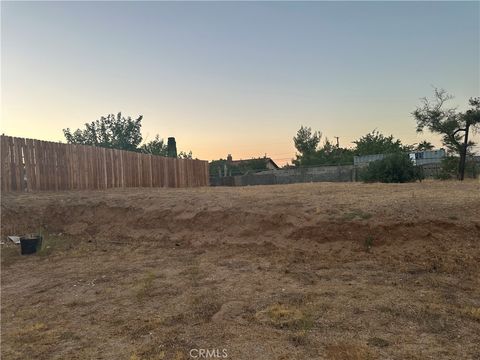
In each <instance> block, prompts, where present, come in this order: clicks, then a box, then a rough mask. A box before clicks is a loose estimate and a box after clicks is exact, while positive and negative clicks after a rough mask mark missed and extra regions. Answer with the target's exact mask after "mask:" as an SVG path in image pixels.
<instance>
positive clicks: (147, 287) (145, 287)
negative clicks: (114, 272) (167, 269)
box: [136, 272, 155, 300]
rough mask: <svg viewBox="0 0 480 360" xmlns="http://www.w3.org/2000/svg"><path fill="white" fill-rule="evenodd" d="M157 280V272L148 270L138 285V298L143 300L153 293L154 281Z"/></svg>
mask: <svg viewBox="0 0 480 360" xmlns="http://www.w3.org/2000/svg"><path fill="white" fill-rule="evenodd" d="M154 280H155V274H154V273H152V272H148V273H147V274H146V275H145V276H144V277H143V278H142V279H141V280H140V282H139V284H138V287H137V292H136V295H137V299H138V300H143V299H145V298H146V297H148V296H151V295H152V292H153V288H154V286H153V282H154Z"/></svg>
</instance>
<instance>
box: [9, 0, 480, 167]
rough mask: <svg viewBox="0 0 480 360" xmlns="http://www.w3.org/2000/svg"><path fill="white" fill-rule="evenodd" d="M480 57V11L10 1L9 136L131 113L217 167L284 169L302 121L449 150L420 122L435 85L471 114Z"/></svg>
mask: <svg viewBox="0 0 480 360" xmlns="http://www.w3.org/2000/svg"><path fill="white" fill-rule="evenodd" d="M479 64H480V3H479V2H261V3H253V2H243V3H241V2H233V3H214V2H197V3H187V2H176V3H169V2H135V3H133V2H49V3H42V2H35V3H29V2H3V1H2V3H1V75H2V77H1V92H2V94H1V96H2V98H1V99H2V104H1V105H2V107H1V117H2V119H1V132H3V133H5V134H7V135H12V136H21V137H29V138H36V139H42V140H53V141H65V140H64V137H63V133H62V129H63V128H66V127H70V128H78V127H81V126H82V125H83V124H84V123H85V122H90V121H93V120H95V119H97V118H99V117H100V116H101V115H107V114H108V113H116V112H118V111H122V112H123V113H124V114H125V115H130V116H132V117H137V116H138V115H140V114H142V115H143V116H144V120H143V131H142V132H143V134H144V138H146V140H151V139H153V138H154V136H155V134H157V133H158V134H160V136H161V137H164V138H166V137H168V136H175V137H176V139H177V146H178V148H179V150H192V152H193V155H194V157H198V158H201V159H206V160H212V159H218V158H225V157H226V156H227V154H229V153H231V154H232V155H233V158H234V159H239V158H248V157H252V156H263V155H264V154H265V153H266V154H267V155H268V156H270V157H272V158H273V159H274V160H276V161H277V162H278V163H280V164H283V163H285V162H286V161H288V160H290V159H291V158H292V157H294V153H295V149H294V147H293V141H292V137H293V136H294V135H295V133H296V131H297V130H298V128H299V127H300V125H307V126H311V127H312V128H314V129H317V130H320V131H322V132H323V134H324V136H327V137H329V138H330V139H331V140H333V137H334V136H339V137H340V145H342V146H351V141H352V140H354V139H356V138H358V137H360V136H362V135H364V134H366V133H367V132H369V131H371V130H373V129H378V130H379V131H381V132H383V133H385V134H387V135H388V134H393V135H394V136H395V137H398V138H400V139H401V140H402V141H403V142H405V143H415V142H418V141H420V140H422V139H428V140H431V141H432V142H433V143H435V144H436V145H440V142H439V141H438V137H435V136H432V135H430V134H428V133H426V134H423V135H417V134H416V133H415V121H414V119H413V118H412V116H411V115H410V113H411V112H412V111H413V110H414V109H415V107H416V105H418V104H419V98H420V97H423V96H430V95H431V94H432V92H433V87H434V86H435V87H442V88H445V89H447V90H448V91H449V92H450V93H452V94H454V95H455V99H454V100H453V101H452V105H459V108H460V109H464V108H465V106H466V102H467V100H468V98H469V97H472V96H479V95H480V90H479V89H480V70H479ZM476 140H477V141H478V140H479V139H478V136H477V139H476ZM477 149H478V148H477Z"/></svg>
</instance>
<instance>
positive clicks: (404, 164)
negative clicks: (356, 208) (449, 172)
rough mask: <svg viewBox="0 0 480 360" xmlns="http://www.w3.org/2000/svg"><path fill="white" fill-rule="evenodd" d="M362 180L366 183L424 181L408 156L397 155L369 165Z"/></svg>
mask: <svg viewBox="0 0 480 360" xmlns="http://www.w3.org/2000/svg"><path fill="white" fill-rule="evenodd" d="M361 178H362V180H363V181H364V182H384V183H404V182H411V181H416V180H422V179H423V174H422V172H421V170H420V169H418V168H416V167H415V166H414V165H413V162H412V161H411V160H410V158H409V157H408V155H407V154H403V153H395V154H390V155H387V156H386V157H385V158H383V159H382V160H377V161H373V162H371V163H369V164H368V167H367V168H366V169H365V170H364V171H363V173H362V174H361Z"/></svg>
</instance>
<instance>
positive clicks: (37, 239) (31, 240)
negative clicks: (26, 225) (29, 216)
mask: <svg viewBox="0 0 480 360" xmlns="http://www.w3.org/2000/svg"><path fill="white" fill-rule="evenodd" d="M41 246H42V236H41V235H26V236H22V237H20V250H21V253H22V255H28V254H34V253H36V252H37V250H38V249H40V247H41Z"/></svg>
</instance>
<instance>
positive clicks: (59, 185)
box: [0, 136, 208, 191]
mask: <svg viewBox="0 0 480 360" xmlns="http://www.w3.org/2000/svg"><path fill="white" fill-rule="evenodd" d="M0 145H1V174H0V178H1V189H2V191H40V190H50V191H58V190H100V189H108V188H115V187H188V186H207V185H208V162H207V161H201V160H189V159H176V158H167V157H162V156H156V155H149V154H142V153H136V152H131V151H123V150H114V149H105V148H100V147H94V146H86V145H71V144H60V143H54V142H49V141H40V140H32V139H23V138H16V137H10V136H0Z"/></svg>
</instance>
